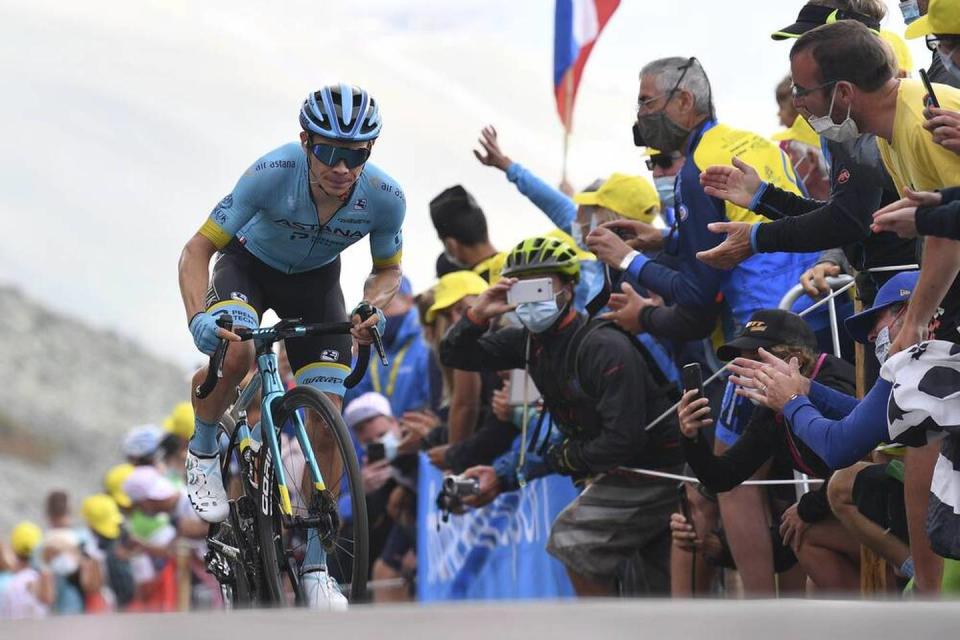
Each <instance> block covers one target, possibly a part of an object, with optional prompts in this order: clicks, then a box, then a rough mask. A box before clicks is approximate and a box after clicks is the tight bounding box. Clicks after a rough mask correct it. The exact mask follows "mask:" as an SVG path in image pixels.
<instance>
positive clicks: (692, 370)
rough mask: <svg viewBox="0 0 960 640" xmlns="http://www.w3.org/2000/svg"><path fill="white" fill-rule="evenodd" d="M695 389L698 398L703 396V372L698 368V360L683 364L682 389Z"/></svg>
mask: <svg viewBox="0 0 960 640" xmlns="http://www.w3.org/2000/svg"><path fill="white" fill-rule="evenodd" d="M693 389H696V390H697V392H698V393H699V395H698V396H697V397H698V398H703V397H704V395H703V372H702V371H701V369H700V363H699V362H691V363H690V364H685V365H683V390H684V391H692V390H693Z"/></svg>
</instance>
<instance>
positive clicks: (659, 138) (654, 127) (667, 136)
mask: <svg viewBox="0 0 960 640" xmlns="http://www.w3.org/2000/svg"><path fill="white" fill-rule="evenodd" d="M634 126H635V127H636V129H635V133H634V139H635V140H636V135H637V133H639V135H640V138H641V139H642V140H643V141H644V142H645V143H646V144H645V145H644V146H648V147H653V148H654V149H656V150H658V151H662V152H664V153H672V152H674V151H680V150H681V149H682V148H683V143H684V142H686V141H687V138H688V137H689V136H690V131H691V130H690V129H685V128H683V127H681V126H680V125H678V124H677V123H676V122H674V121H673V120H671V119H670V118H668V117H667V114H666V113H665V112H663V111H657V112H656V113H650V114H647V115H643V116H639V117H638V118H637V123H636V125H634Z"/></svg>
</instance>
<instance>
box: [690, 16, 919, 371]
mask: <svg viewBox="0 0 960 640" xmlns="http://www.w3.org/2000/svg"><path fill="white" fill-rule="evenodd" d="M885 11H886V9H885V7H884V6H883V4H882V3H879V2H874V1H873V0H871V1H869V2H866V3H856V4H855V3H852V2H847V1H845V0H839V1H835V0H824V1H822V2H811V3H809V4H807V5H805V6H804V8H803V9H801V11H800V15H799V16H798V18H797V21H796V22H795V23H794V24H792V25H790V26H789V27H786V28H783V29H780V30H778V31H776V32H774V33H773V35H772V36H771V37H772V38H773V39H774V40H782V39H785V38H797V37H799V36H801V35H802V34H804V33H806V32H808V31H810V30H812V29H814V28H816V27H818V26H820V25H823V24H825V23H826V22H827V21H828V20H831V19H834V20H845V21H848V22H849V21H855V22H861V23H863V24H865V25H867V26H868V27H869V28H872V29H874V30H876V29H879V24H880V20H881V19H882V18H883V16H884V14H885ZM831 16H833V17H832V18H831ZM904 64H905V63H904ZM795 80H796V78H794V81H795ZM831 86H832V85H831ZM800 91H804V89H803V87H802V85H801V86H800V88H799V89H798V92H800ZM795 102H796V104H799V103H800V101H799V100H795ZM803 113H804V117H803V118H800V119H798V121H801V120H802V121H803V122H801V123H799V124H798V123H797V122H795V125H797V126H800V125H802V126H803V127H804V128H805V129H810V127H809V124H807V122H806V121H807V119H808V118H809V117H812V116H810V112H809V111H807V110H806V109H804V110H803ZM810 130H811V131H812V129H810ZM861 133H862V132H861ZM814 135H816V134H814ZM832 137H833V136H826V137H824V138H823V144H824V146H825V148H826V150H827V153H828V155H829V157H830V182H831V193H830V199H829V201H828V202H822V201H817V200H816V199H802V198H799V197H797V196H796V195H795V194H791V193H784V192H782V191H780V190H779V189H777V188H776V187H774V186H772V185H769V184H765V183H762V182H761V180H760V179H759V176H758V175H757V174H756V173H755V172H753V171H752V170H751V169H750V168H749V167H745V166H744V165H743V163H742V162H740V161H738V160H736V159H735V160H734V161H733V165H734V166H724V167H710V168H708V169H707V170H706V171H705V172H704V174H703V176H702V178H701V180H702V182H703V183H704V185H705V191H706V192H707V193H708V194H710V195H711V196H714V197H718V198H722V199H725V200H728V201H730V202H734V203H736V204H739V205H741V206H745V207H749V208H751V209H753V210H755V211H756V212H758V213H760V214H761V215H763V216H765V217H767V218H771V219H773V222H771V223H768V224H765V225H751V224H745V223H740V222H734V223H727V224H723V225H716V226H714V227H713V229H714V230H716V231H717V232H720V233H726V234H727V236H726V239H725V240H724V242H723V243H721V244H720V245H719V246H718V247H716V248H714V249H712V250H711V251H707V252H704V253H701V254H700V256H699V257H700V259H701V260H704V261H705V262H707V263H708V264H711V265H714V266H717V267H721V268H730V267H731V266H733V265H735V264H737V263H739V262H740V261H742V260H744V259H746V258H748V257H749V256H751V255H754V254H756V253H764V252H772V251H811V250H813V251H822V252H823V253H821V255H820V257H819V258H818V260H817V264H816V265H815V266H814V267H813V268H811V269H810V270H808V271H807V272H805V273H804V274H803V276H802V277H801V280H800V283H801V284H802V285H803V287H804V290H805V291H806V293H807V294H808V295H811V296H818V295H821V294H823V293H826V292H827V291H828V290H829V287H828V286H827V283H826V277H827V276H835V275H838V274H840V273H841V271H843V270H847V271H852V270H856V272H857V293H858V295H859V296H860V298H861V300H862V301H863V302H864V304H866V305H869V304H870V303H871V302H872V301H873V296H874V295H876V291H877V288H878V287H879V286H881V285H882V284H883V283H884V282H885V281H886V280H887V279H888V278H889V277H890V276H891V275H892V274H893V273H894V272H891V271H889V270H885V267H889V266H900V265H911V264H914V263H915V262H916V261H917V256H918V246H917V245H916V243H914V242H910V241H907V242H904V241H903V240H900V239H898V238H895V237H894V236H893V235H892V234H871V233H870V229H869V216H870V214H872V213H873V211H875V210H876V209H877V208H879V207H881V206H884V205H886V204H889V203H891V202H893V201H895V200H896V199H897V197H898V195H897V192H896V187H895V185H894V183H893V181H892V179H891V178H890V176H889V173H888V172H887V170H886V169H885V168H884V166H883V162H882V160H881V158H880V155H879V152H878V150H877V145H876V144H875V139H874V136H873V135H860V136H859V137H854V138H853V139H850V140H845V141H840V140H834V139H831V138H832ZM741 180H742V182H743V187H744V188H743V189H742V190H741V188H740V182H741ZM837 247H842V248H843V252H842V253H838V252H837V251H836V248H837ZM850 265H852V269H851V268H849V266H850ZM868 363H869V364H868V365H867V366H868V380H872V379H874V378H875V377H876V371H877V370H878V368H879V367H878V365H877V364H876V362H875V361H872V359H870V358H868Z"/></svg>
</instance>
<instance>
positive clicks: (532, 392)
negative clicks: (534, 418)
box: [510, 369, 540, 407]
mask: <svg viewBox="0 0 960 640" xmlns="http://www.w3.org/2000/svg"><path fill="white" fill-rule="evenodd" d="M524 380H526V387H524ZM524 388H526V391H527V393H526V395H524V393H523V391H524ZM538 400H540V391H539V389H537V385H535V384H533V379H531V378H530V376H528V375H527V372H526V371H524V370H523V369H511V370H510V404H511V405H513V406H514V407H519V406H522V405H523V404H524V403H525V402H526V403H527V404H534V403H535V402H537V401H538Z"/></svg>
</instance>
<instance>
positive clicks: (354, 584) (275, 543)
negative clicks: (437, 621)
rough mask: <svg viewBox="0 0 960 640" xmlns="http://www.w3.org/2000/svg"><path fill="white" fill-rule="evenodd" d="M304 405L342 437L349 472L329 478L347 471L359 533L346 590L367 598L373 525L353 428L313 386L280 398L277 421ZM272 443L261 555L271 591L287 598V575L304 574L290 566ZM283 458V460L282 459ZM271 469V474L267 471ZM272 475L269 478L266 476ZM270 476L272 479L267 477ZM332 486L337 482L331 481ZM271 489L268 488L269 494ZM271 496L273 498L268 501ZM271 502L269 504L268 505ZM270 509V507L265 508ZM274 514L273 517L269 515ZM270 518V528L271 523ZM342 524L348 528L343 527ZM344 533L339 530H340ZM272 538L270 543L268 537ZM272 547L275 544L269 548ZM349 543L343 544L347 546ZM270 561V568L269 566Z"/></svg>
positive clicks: (352, 597)
mask: <svg viewBox="0 0 960 640" xmlns="http://www.w3.org/2000/svg"><path fill="white" fill-rule="evenodd" d="M299 409H308V410H311V411H314V412H316V413H317V414H318V415H319V416H320V418H321V419H322V420H323V422H324V423H325V424H326V425H327V426H328V428H329V429H330V431H331V433H332V435H333V437H334V439H335V440H336V443H337V449H338V451H339V453H340V458H341V460H342V462H343V475H341V476H340V477H339V478H336V479H331V478H327V479H326V480H327V482H328V483H332V482H333V481H337V482H339V481H340V480H341V479H342V478H343V477H344V476H345V477H346V478H347V482H348V484H349V494H350V501H351V506H352V512H353V516H352V523H353V531H354V538H353V540H352V543H353V544H352V549H351V553H350V557H351V581H350V590H349V593H346V594H345V595H346V596H347V597H348V599H349V601H350V602H353V603H358V602H363V601H364V599H365V598H366V591H367V572H368V570H369V559H368V558H369V556H368V554H369V540H368V538H367V536H368V527H367V509H366V497H365V494H364V491H363V481H362V478H361V476H360V465H359V463H358V462H357V455H356V450H355V449H354V445H353V439H352V438H351V437H350V433H349V431H348V430H347V425H346V424H345V423H344V422H343V418H342V416H341V415H340V412H339V411H338V410H337V408H336V407H335V406H334V404H333V403H332V402H331V401H330V399H329V398H327V397H326V395H324V394H323V393H321V392H319V391H317V390H316V389H313V388H311V387H296V388H294V389H292V390H290V391H288V392H287V393H285V394H284V395H283V397H282V398H281V399H280V401H279V402H276V403H274V406H273V420H274V425H275V426H276V427H277V428H278V429H279V428H281V427H282V425H283V424H284V423H285V422H286V421H287V420H288V419H290V417H291V416H292V415H293V414H294V413H295V412H296V411H297V410H299ZM269 449H270V448H269V447H267V446H266V445H264V446H263V447H262V448H261V450H260V463H261V464H260V470H261V475H260V493H261V505H260V509H259V510H258V522H259V521H260V518H259V517H262V523H263V524H262V526H261V529H260V534H261V557H262V558H263V565H264V578H265V579H266V581H267V582H268V584H269V586H270V590H271V595H274V594H277V595H279V597H278V598H277V599H276V600H275V602H278V603H283V602H284V600H283V575H288V576H289V578H290V580H291V581H293V580H295V579H297V578H298V576H297V575H295V574H296V572H290V571H289V563H288V557H287V552H286V549H285V544H284V532H283V530H282V529H283V527H282V525H281V520H280V517H279V514H280V508H279V504H280V502H279V496H278V492H277V488H276V482H275V481H274V479H273V477H272V473H271V470H272V466H271V465H272V461H271V460H270V450H269ZM281 464H282V462H281ZM265 470H266V472H267V473H266V474H264V471H265ZM266 475H269V476H270V477H269V478H266ZM267 480H269V482H268V481H267ZM328 486H333V485H332V484H329V485H328ZM265 492H268V493H269V495H268V494H267V493H265ZM268 500H269V502H267V501H268ZM268 504H269V506H270V508H269V509H265V508H264V507H265V506H266V505H268ZM265 512H269V513H265ZM267 516H269V518H268V517H267ZM268 524H269V528H268V526H267V525H268ZM341 529H342V528H341ZM338 539H339V536H338ZM268 541H269V542H271V543H272V544H269V545H268V544H267V542H268ZM267 547H269V549H268V548H267ZM341 548H343V546H341ZM268 564H269V567H270V568H269V569H267V566H268ZM291 586H292V587H293V591H294V593H295V594H300V593H301V589H300V586H299V584H298V583H294V584H292V585H291Z"/></svg>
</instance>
